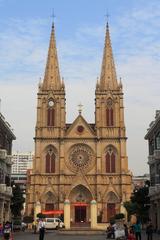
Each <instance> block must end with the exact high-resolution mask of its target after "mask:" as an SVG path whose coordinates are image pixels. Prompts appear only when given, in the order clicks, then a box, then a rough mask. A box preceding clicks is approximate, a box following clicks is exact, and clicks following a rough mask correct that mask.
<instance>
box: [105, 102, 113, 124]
mask: <svg viewBox="0 0 160 240" xmlns="http://www.w3.org/2000/svg"><path fill="white" fill-rule="evenodd" d="M113 125H114V109H113V100H112V99H111V98H108V99H107V106H106V126H107V127H111V126H113Z"/></svg>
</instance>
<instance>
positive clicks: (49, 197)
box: [44, 191, 55, 211]
mask: <svg viewBox="0 0 160 240" xmlns="http://www.w3.org/2000/svg"><path fill="white" fill-rule="evenodd" d="M44 202H45V210H46V211H50V210H54V207H55V196H54V194H53V193H52V192H51V191H48V192H47V193H46V194H45V196H44Z"/></svg>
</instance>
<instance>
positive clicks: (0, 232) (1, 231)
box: [0, 223, 3, 237]
mask: <svg viewBox="0 0 160 240" xmlns="http://www.w3.org/2000/svg"><path fill="white" fill-rule="evenodd" d="M2 235H3V225H2V223H0V237H1V236H2Z"/></svg>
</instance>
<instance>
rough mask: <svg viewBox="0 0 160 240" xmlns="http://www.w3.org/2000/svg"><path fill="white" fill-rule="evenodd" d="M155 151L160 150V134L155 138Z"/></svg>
mask: <svg viewBox="0 0 160 240" xmlns="http://www.w3.org/2000/svg"><path fill="white" fill-rule="evenodd" d="M156 149H160V132H159V133H158V134H157V136H156Z"/></svg>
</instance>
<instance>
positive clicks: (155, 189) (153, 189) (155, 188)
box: [149, 184, 160, 196]
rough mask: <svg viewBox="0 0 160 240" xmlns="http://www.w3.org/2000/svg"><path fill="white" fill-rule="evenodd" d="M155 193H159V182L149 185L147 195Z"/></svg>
mask: <svg viewBox="0 0 160 240" xmlns="http://www.w3.org/2000/svg"><path fill="white" fill-rule="evenodd" d="M155 194H156V195H157V194H160V184H156V185H155V186H151V187H149V195H150V196H152V195H155Z"/></svg>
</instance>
